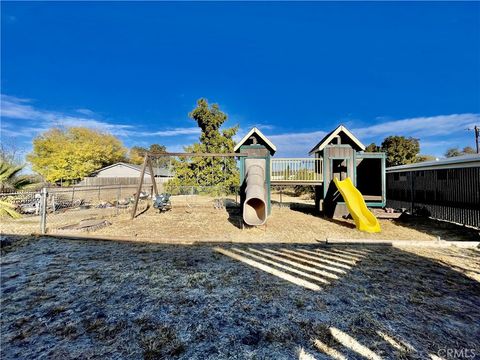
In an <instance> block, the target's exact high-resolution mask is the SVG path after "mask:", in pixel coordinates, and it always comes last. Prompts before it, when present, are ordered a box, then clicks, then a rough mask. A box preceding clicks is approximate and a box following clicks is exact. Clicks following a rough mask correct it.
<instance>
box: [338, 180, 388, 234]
mask: <svg viewBox="0 0 480 360" xmlns="http://www.w3.org/2000/svg"><path fill="white" fill-rule="evenodd" d="M333 181H334V182H335V185H336V186H337V189H338V191H340V194H342V196H343V200H345V204H346V205H347V208H348V211H349V212H350V215H352V217H353V221H355V225H356V226H357V229H358V230H360V231H367V232H371V233H374V232H380V230H381V229H380V224H379V223H378V219H377V218H376V217H375V215H373V214H372V212H371V211H370V210H368V208H367V205H366V204H365V200H364V199H363V196H362V193H361V192H360V191H358V189H357V188H356V187H355V185H353V183H352V180H351V179H350V178H349V177H347V178H346V179H345V180H338V179H336V178H334V179H333Z"/></svg>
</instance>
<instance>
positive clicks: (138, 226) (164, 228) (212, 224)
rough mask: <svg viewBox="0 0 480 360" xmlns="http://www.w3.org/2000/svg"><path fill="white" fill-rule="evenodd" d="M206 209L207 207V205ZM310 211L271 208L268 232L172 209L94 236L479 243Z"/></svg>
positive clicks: (219, 213)
mask: <svg viewBox="0 0 480 360" xmlns="http://www.w3.org/2000/svg"><path fill="white" fill-rule="evenodd" d="M207 204H210V203H209V202H207ZM311 210H312V208H311V207H308V206H307V205H301V204H297V205H295V206H293V207H292V208H289V207H278V206H273V208H272V215H271V216H270V217H269V219H268V223H267V226H266V227H259V228H247V229H242V226H241V223H242V218H241V212H240V209H239V208H236V207H232V208H227V209H221V210H217V209H215V208H214V207H213V205H211V204H210V206H202V207H192V208H190V207H187V206H182V204H177V205H175V204H174V206H173V209H172V210H171V211H168V212H165V213H162V214H159V213H158V211H156V210H155V209H153V208H152V209H149V210H148V211H147V212H146V213H144V214H142V215H140V216H138V217H137V218H136V219H135V220H133V221H131V220H130V218H129V217H128V215H127V214H125V215H121V216H119V217H116V218H112V219H111V220H109V221H111V222H112V223H113V225H112V226H109V227H107V228H103V229H100V230H99V231H96V232H95V235H106V236H119V235H122V236H127V237H130V238H133V239H134V238H136V239H142V240H147V241H158V242H163V241H175V240H179V241H187V242H188V241H197V242H202V241H209V242H211V241H219V242H225V241H231V242H258V241H265V242H288V243H306V242H316V241H317V240H325V239H326V238H328V239H365V238H369V239H387V240H436V239H437V237H441V238H442V239H448V240H477V241H478V239H480V237H479V236H478V234H477V235H476V234H475V232H472V231H469V230H466V229H463V230H460V228H459V227H458V226H454V225H451V224H447V223H439V222H436V221H432V220H428V221H423V220H417V219H409V220H408V219H406V220H387V219H385V220H380V224H381V227H382V232H381V233H378V234H368V233H364V232H360V231H358V230H357V229H356V228H355V225H354V223H353V221H352V220H344V219H342V220H332V219H326V218H323V217H320V216H318V215H315V214H313V213H311Z"/></svg>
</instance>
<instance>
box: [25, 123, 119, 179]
mask: <svg viewBox="0 0 480 360" xmlns="http://www.w3.org/2000/svg"><path fill="white" fill-rule="evenodd" d="M126 154H127V150H126V148H125V147H124V146H123V144H122V142H121V141H120V140H119V139H117V138H116V137H115V136H113V135H111V134H108V133H104V132H101V131H98V130H93V129H89V128H84V127H70V128H53V129H50V130H48V131H47V132H45V133H43V134H41V135H39V136H38V137H36V138H35V139H34V140H33V151H32V152H31V153H30V154H28V155H27V160H28V161H29V162H30V163H31V164H32V169H33V170H34V171H36V172H37V173H39V174H40V175H42V176H43V177H44V178H45V180H47V181H48V182H52V183H54V182H58V181H60V180H62V182H65V183H66V184H68V183H71V182H72V181H73V180H77V179H81V178H82V177H84V176H88V175H90V174H91V173H92V172H94V171H95V170H98V169H100V168H102V167H104V166H107V165H111V164H113V163H115V162H118V161H123V160H124V159H125V156H126Z"/></svg>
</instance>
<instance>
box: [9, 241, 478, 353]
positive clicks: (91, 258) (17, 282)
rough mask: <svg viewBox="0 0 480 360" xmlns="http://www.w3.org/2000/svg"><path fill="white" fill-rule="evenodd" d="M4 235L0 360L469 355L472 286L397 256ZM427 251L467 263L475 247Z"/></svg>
mask: <svg viewBox="0 0 480 360" xmlns="http://www.w3.org/2000/svg"><path fill="white" fill-rule="evenodd" d="M8 238H9V239H10V243H8V241H7V242H5V243H4V244H3V245H4V246H3V247H2V258H1V280H2V281H1V290H2V292H1V294H2V298H1V300H2V317H1V320H0V321H1V323H0V326H1V333H2V348H1V355H2V359H17V358H38V357H46V358H60V357H62V358H66V359H69V358H91V357H104V358H112V359H113V358H119V357H121V358H133V359H142V358H145V359H156V358H183V359H204V358H222V359H224V358H255V357H256V358H274V359H284V358H289V359H290V358H300V359H307V358H308V359H312V358H314V359H328V358H336V359H356V358H368V359H380V358H403V359H407V358H427V357H429V356H430V355H439V356H442V354H445V351H446V350H447V349H464V351H471V350H472V349H473V351H476V353H477V354H478V353H479V351H480V349H479V347H478V346H479V345H478V339H479V338H480V328H479V327H478V323H480V284H479V282H478V281H476V280H474V279H472V278H470V277H467V276H465V275H464V274H462V273H461V271H459V270H454V269H452V268H451V267H449V266H446V265H444V264H441V263H439V262H438V261H437V260H434V259H431V258H428V257H426V256H419V255H417V254H415V253H414V252H410V251H409V252H406V251H402V250H399V249H396V248H393V247H376V248H365V247H338V248H325V247H319V246H315V245H292V244H248V245H245V244H226V243H225V244H218V243H217V244H214V245H209V244H202V245H197V246H183V245H160V244H148V243H129V242H116V241H99V240H82V241H79V240H65V239H53V238H48V237H44V238H38V239H35V238H31V237H24V238H15V237H8ZM8 238H7V240H8ZM441 251H443V252H444V253H442V254H443V255H445V256H449V255H452V256H457V257H458V258H459V261H462V262H463V263H469V264H471V265H472V266H473V267H475V268H476V269H477V270H478V269H480V264H479V260H478V252H477V251H476V250H468V249H455V248H451V249H445V250H441Z"/></svg>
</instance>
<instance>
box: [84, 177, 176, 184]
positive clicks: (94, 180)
mask: <svg viewBox="0 0 480 360" xmlns="http://www.w3.org/2000/svg"><path fill="white" fill-rule="evenodd" d="M170 179H171V178H169V177H156V178H155V182H156V183H157V186H163V184H165V183H166V182H167V181H168V180H170ZM139 180H140V179H139V177H85V178H83V180H82V181H80V182H79V183H78V184H76V186H106V185H137V184H138V181H139ZM143 183H144V184H151V183H152V179H151V178H150V176H145V177H144V179H143Z"/></svg>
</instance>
